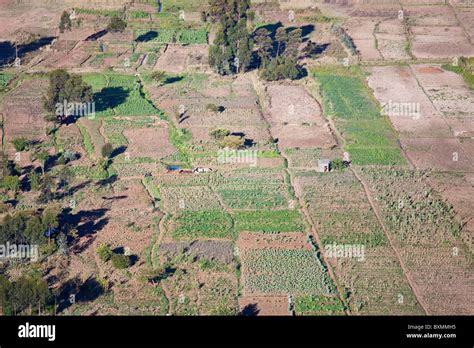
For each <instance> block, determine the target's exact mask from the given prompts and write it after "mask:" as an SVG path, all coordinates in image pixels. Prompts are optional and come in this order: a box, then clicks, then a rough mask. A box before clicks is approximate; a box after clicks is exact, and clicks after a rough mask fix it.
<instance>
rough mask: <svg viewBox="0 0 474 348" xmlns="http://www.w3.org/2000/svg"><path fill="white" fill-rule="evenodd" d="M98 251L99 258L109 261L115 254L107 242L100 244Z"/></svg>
mask: <svg viewBox="0 0 474 348" xmlns="http://www.w3.org/2000/svg"><path fill="white" fill-rule="evenodd" d="M96 253H97V255H98V256H99V258H100V259H101V260H102V261H104V262H107V261H109V260H110V259H111V258H112V255H113V254H114V253H113V251H112V249H110V247H109V246H108V245H107V244H101V245H99V246H98V247H97V250H96Z"/></svg>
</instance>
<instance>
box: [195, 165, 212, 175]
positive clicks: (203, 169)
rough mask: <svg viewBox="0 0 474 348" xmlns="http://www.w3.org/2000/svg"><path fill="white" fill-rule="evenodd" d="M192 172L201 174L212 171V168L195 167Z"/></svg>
mask: <svg viewBox="0 0 474 348" xmlns="http://www.w3.org/2000/svg"><path fill="white" fill-rule="evenodd" d="M193 172H194V173H197V174H201V173H209V172H213V170H212V168H206V167H196V168H194V170H193Z"/></svg>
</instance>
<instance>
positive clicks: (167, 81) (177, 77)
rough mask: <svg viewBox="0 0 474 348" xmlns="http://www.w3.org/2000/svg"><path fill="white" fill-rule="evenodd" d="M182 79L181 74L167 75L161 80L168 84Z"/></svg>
mask: <svg viewBox="0 0 474 348" xmlns="http://www.w3.org/2000/svg"><path fill="white" fill-rule="evenodd" d="M183 79H184V77H183V76H169V77H167V78H166V79H165V80H164V81H163V85H170V84H172V83H175V82H179V81H181V80H183Z"/></svg>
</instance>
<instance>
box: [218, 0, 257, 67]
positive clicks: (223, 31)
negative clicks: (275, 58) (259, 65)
mask: <svg viewBox="0 0 474 348" xmlns="http://www.w3.org/2000/svg"><path fill="white" fill-rule="evenodd" d="M209 7H210V8H209V15H210V18H211V19H212V21H213V22H217V23H218V29H217V34H216V38H215V40H214V43H213V45H212V46H210V47H209V65H210V66H211V67H213V68H214V70H215V71H216V72H217V73H219V74H221V75H229V74H235V73H240V72H245V71H247V70H248V68H249V65H250V61H251V57H252V50H253V41H252V40H251V39H250V36H249V33H248V30H247V13H248V11H249V8H250V0H211V1H210V4H209Z"/></svg>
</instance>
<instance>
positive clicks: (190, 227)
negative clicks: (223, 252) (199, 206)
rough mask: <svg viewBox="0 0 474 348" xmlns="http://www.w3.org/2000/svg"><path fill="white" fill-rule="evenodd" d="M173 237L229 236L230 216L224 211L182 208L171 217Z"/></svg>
mask: <svg viewBox="0 0 474 348" xmlns="http://www.w3.org/2000/svg"><path fill="white" fill-rule="evenodd" d="M171 225H172V226H173V230H172V236H173V238H174V239H193V238H231V237H232V235H233V233H232V218H231V216H230V215H229V214H228V213H226V212H225V211H222V210H218V209H214V210H202V211H191V210H184V211H182V212H180V213H178V214H176V216H175V217H174V218H173V219H172V222H171Z"/></svg>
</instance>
